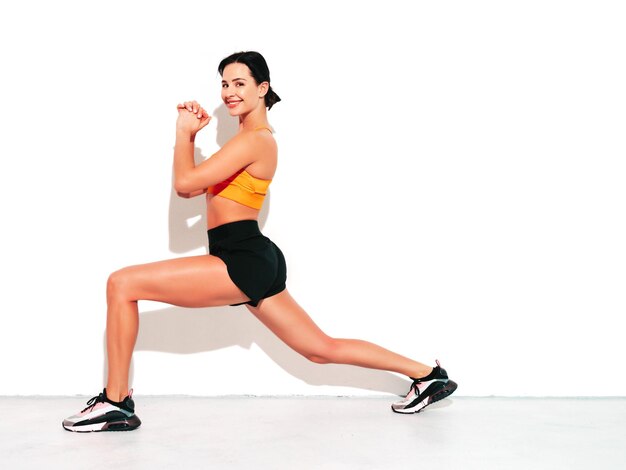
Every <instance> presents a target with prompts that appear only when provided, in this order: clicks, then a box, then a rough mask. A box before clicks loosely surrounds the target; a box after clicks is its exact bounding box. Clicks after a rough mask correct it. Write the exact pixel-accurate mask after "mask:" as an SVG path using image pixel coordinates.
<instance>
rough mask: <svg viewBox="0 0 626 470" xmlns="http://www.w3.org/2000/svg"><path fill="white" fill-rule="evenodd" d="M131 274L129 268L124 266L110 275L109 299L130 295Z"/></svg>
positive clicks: (108, 284) (108, 282)
mask: <svg viewBox="0 0 626 470" xmlns="http://www.w3.org/2000/svg"><path fill="white" fill-rule="evenodd" d="M129 284H130V275H129V272H128V268H122V269H120V270H118V271H115V272H113V273H111V274H110V275H109V279H108V280H107V299H109V300H112V299H125V298H126V297H127V295H128V291H129V289H128V286H129Z"/></svg>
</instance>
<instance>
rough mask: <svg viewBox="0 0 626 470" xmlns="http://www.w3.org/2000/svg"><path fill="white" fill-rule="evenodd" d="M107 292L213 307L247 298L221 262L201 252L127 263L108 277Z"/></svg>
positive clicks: (139, 298) (184, 304) (130, 297)
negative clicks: (192, 254) (127, 264)
mask: <svg viewBox="0 0 626 470" xmlns="http://www.w3.org/2000/svg"><path fill="white" fill-rule="evenodd" d="M107 291H108V295H109V296H117V297H122V298H123V299H124V300H155V301H158V302H165V303H168V304H172V305H178V306H181V307H214V306H219V305H230V304H236V303H241V302H247V301H248V300H250V299H249V298H248V297H247V296H246V295H245V294H244V293H243V292H242V291H241V290H240V289H239V288H238V287H237V286H236V285H235V284H234V283H233V281H232V280H231V279H230V277H229V275H228V270H227V269H226V265H225V264H224V262H223V261H222V260H221V259H219V258H218V257H216V256H212V255H201V256H190V257H186V258H176V259H171V260H166V261H157V262H154V263H147V264H139V265H135V266H129V267H126V268H123V269H120V270H119V271H116V272H114V273H113V274H111V276H110V277H109V285H108V289H107Z"/></svg>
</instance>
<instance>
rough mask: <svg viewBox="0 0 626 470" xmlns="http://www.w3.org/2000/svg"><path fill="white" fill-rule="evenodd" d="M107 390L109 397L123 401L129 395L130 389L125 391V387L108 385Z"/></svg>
mask: <svg viewBox="0 0 626 470" xmlns="http://www.w3.org/2000/svg"><path fill="white" fill-rule="evenodd" d="M105 390H106V396H107V398H108V399H109V400H111V401H115V402H121V401H122V400H124V398H126V397H127V396H128V391H124V389H121V388H113V387H111V388H110V389H109V387H107V388H106V389H105Z"/></svg>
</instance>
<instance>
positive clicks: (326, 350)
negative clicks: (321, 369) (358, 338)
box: [304, 336, 341, 364]
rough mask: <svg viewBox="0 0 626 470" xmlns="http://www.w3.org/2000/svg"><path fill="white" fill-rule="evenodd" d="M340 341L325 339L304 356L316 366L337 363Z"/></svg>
mask: <svg viewBox="0 0 626 470" xmlns="http://www.w3.org/2000/svg"><path fill="white" fill-rule="evenodd" d="M340 346H341V343H340V340H338V339H335V338H331V337H329V336H328V337H326V338H324V339H323V340H322V341H320V342H319V343H318V344H317V345H316V347H315V348H313V349H311V350H310V351H307V352H306V354H304V356H305V357H306V358H307V359H308V360H309V361H311V362H315V363H316V364H333V363H339V362H340V361H339V350H340Z"/></svg>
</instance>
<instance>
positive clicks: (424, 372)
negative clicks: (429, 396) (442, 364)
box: [409, 366, 435, 379]
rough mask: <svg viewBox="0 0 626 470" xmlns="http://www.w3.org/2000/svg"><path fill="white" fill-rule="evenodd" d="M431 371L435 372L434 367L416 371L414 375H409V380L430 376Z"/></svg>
mask: <svg viewBox="0 0 626 470" xmlns="http://www.w3.org/2000/svg"><path fill="white" fill-rule="evenodd" d="M433 370H435V368H434V367H428V366H424V367H421V368H420V369H419V370H416V373H415V375H410V376H409V377H410V378H411V379H422V378H424V377H428V376H429V375H430V374H432V372H433Z"/></svg>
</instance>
